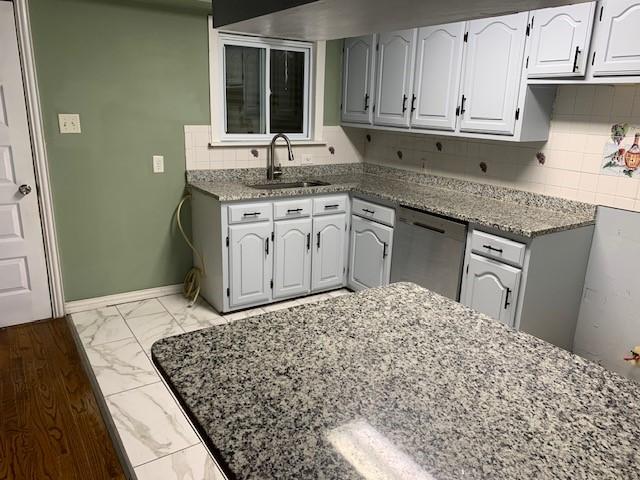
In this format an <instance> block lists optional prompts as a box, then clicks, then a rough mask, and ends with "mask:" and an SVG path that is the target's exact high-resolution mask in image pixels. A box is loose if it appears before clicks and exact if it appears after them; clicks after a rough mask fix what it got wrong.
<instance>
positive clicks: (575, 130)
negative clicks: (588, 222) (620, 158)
mask: <svg viewBox="0 0 640 480" xmlns="http://www.w3.org/2000/svg"><path fill="white" fill-rule="evenodd" d="M625 122H626V123H630V124H632V125H640V85H620V86H615V87H614V86H609V85H599V86H593V85H579V86H572V85H569V86H561V87H560V88H559V89H558V95H557V97H556V103H555V107H554V113H553V118H552V122H551V130H550V132H549V140H548V142H546V143H530V144H514V143H511V142H498V141H492V142H486V141H484V142H483V141H477V140H465V139H452V138H450V137H434V136H426V135H419V134H414V135H410V134H395V133H387V132H380V131H369V132H368V133H369V134H370V135H371V142H370V143H366V144H365V148H366V150H365V161H367V162H373V163H381V164H390V165H392V166H396V167H403V168H407V169H412V170H419V171H424V172H427V173H433V174H436V175H445V176H452V177H457V178H465V179H469V180H474V181H481V182H486V183H493V184H499V185H504V186H509V187H514V188H519V189H522V190H528V191H533V192H538V193H546V194H549V195H554V196H559V197H564V198H569V199H573V200H580V201H584V202H590V203H596V204H600V205H608V206H613V207H618V208H626V209H629V210H636V211H640V191H639V190H640V189H639V185H640V180H637V179H630V178H627V177H613V176H609V175H603V174H600V165H601V163H602V154H603V148H604V145H605V143H606V142H607V140H608V138H609V134H610V130H611V125H612V124H613V123H625ZM634 131H635V130H633V129H632V130H631V131H630V132H629V134H628V135H629V136H631V138H633V132H634ZM436 142H441V144H442V146H443V149H442V151H438V150H437V148H436ZM398 150H401V151H402V153H403V158H402V160H399V159H398V157H397V151H398ZM539 151H541V152H543V153H544V154H545V156H546V162H545V164H544V165H540V164H539V163H538V161H537V159H536V153H537V152H539ZM480 162H485V163H486V164H487V167H488V168H487V172H486V173H483V172H482V171H481V170H480V167H479V164H480Z"/></svg>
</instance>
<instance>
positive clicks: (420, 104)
mask: <svg viewBox="0 0 640 480" xmlns="http://www.w3.org/2000/svg"><path fill="white" fill-rule="evenodd" d="M464 27H465V23H464V22H459V23H450V24H447V25H438V26H433V27H423V28H420V29H418V40H417V55H416V68H415V80H414V84H413V91H414V94H413V97H412V99H411V126H414V127H422V128H433V129H438V130H455V126H456V106H457V101H458V91H459V87H460V72H461V69H462V48H463V45H464Z"/></svg>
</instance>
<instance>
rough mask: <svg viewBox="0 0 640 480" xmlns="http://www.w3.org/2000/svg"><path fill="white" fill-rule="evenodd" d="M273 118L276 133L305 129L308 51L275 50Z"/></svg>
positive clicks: (272, 97)
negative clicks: (305, 62) (305, 63)
mask: <svg viewBox="0 0 640 480" xmlns="http://www.w3.org/2000/svg"><path fill="white" fill-rule="evenodd" d="M270 55H271V58H270V62H269V63H270V67H271V70H270V75H269V77H270V82H271V103H270V108H271V110H270V117H271V118H270V120H271V127H270V129H271V132H272V133H279V132H284V133H302V132H303V128H304V123H303V118H304V56H305V54H304V52H293V51H288V50H275V49H271V53H270Z"/></svg>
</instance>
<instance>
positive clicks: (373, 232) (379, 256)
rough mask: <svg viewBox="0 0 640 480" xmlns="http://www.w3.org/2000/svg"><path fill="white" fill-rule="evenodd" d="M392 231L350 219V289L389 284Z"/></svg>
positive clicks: (362, 219) (358, 218) (360, 220)
mask: <svg viewBox="0 0 640 480" xmlns="http://www.w3.org/2000/svg"><path fill="white" fill-rule="evenodd" d="M392 239H393V228H391V227H387V226H386V225H381V224H379V223H376V222H372V221H371V220H366V219H364V218H360V217H358V216H356V215H352V216H351V253H350V255H349V286H350V287H351V288H353V289H354V290H363V289H365V288H373V287H381V286H383V285H387V284H388V283H389V275H390V272H391V269H390V267H391V242H392Z"/></svg>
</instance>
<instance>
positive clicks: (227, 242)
mask: <svg viewBox="0 0 640 480" xmlns="http://www.w3.org/2000/svg"><path fill="white" fill-rule="evenodd" d="M225 243H226V244H227V247H228V246H229V236H227V241H226V242H225Z"/></svg>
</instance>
